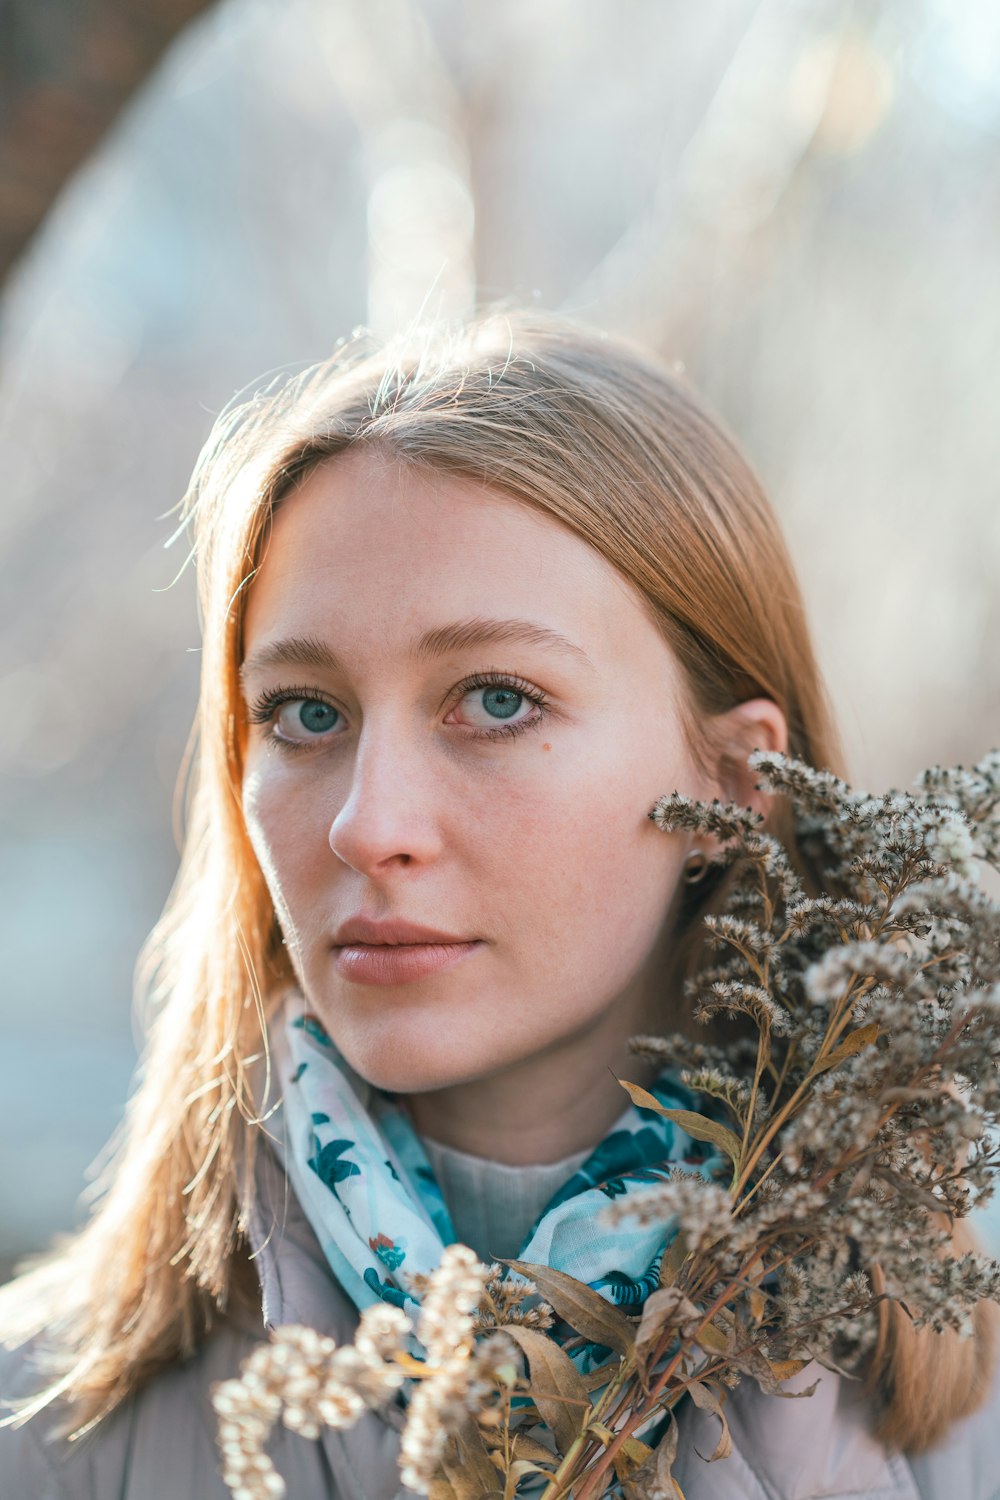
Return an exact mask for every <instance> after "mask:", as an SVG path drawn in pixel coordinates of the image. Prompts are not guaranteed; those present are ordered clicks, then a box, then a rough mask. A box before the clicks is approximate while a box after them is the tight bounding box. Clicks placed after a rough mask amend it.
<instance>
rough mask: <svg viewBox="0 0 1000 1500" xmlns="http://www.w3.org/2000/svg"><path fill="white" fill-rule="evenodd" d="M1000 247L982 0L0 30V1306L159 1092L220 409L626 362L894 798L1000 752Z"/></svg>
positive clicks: (655, 1)
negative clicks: (143, 1008)
mask: <svg viewBox="0 0 1000 1500" xmlns="http://www.w3.org/2000/svg"><path fill="white" fill-rule="evenodd" d="M998 244H1000V8H998V7H997V6H996V5H995V4H994V3H992V0H865V3H863V4H862V3H857V4H851V3H844V0H838V3H828V0H808V3H806V0H713V3H712V4H711V5H692V4H689V3H686V0H505V3H504V4H502V5H498V4H495V3H488V0H222V3H215V4H205V3H199V0H0V266H2V274H3V277H4V280H3V284H2V300H0V577H2V586H0V678H2V704H3V712H2V714H0V788H2V790H0V839H2V854H0V859H2V863H0V942H2V952H3V958H4V968H5V974H6V980H5V983H4V985H3V987H2V989H0V1098H2V1100H3V1114H4V1123H3V1129H2V1132H0V1272H2V1271H3V1270H7V1269H9V1268H10V1266H11V1264H12V1263H13V1261H14V1260H15V1259H16V1257H17V1256H18V1255H20V1254H21V1253H23V1252H25V1251H27V1250H29V1249H32V1248H35V1247H38V1246H39V1245H41V1244H43V1243H44V1242H45V1241H46V1240H47V1239H48V1238H49V1236H50V1235H51V1234H52V1233H53V1232H54V1231H56V1230H58V1229H63V1228H67V1227H69V1226H71V1225H72V1224H73V1223H75V1222H77V1221H78V1219H79V1217H80V1214H81V1208H80V1205H79V1203H78V1201H77V1200H78V1197H79V1194H80V1191H81V1188H82V1187H83V1185H84V1181H85V1173H86V1171H87V1169H88V1166H89V1164H90V1163H92V1162H93V1161H94V1159H95V1157H96V1156H97V1153H98V1152H99V1150H100V1148H101V1146H102V1144H103V1143H104V1142H105V1140H106V1139H107V1137H108V1136H109V1134H110V1133H111V1131H112V1130H113V1129H114V1127H115V1125H116V1124H117V1122H118V1120H119V1118H120V1115H121V1111H122V1106H123V1103H124V1100H125V1097H126V1094H127V1090H128V1086H129V1080H130V1075H131V1072H132V1069H133V1067H134V1064H135V1060H136V1045H137V1040H138V1039H137V1037H136V1035H135V1030H134V1023H133V1017H132V1010H131V989H132V971H133V965H134V963H135V958H136V954H137V952H138V949H139V946H140V944H141V942H142V939H143V938H144V936H145V934H146V933H147V932H148V930H149V928H150V927H151V926H152V924H153V923H154V921H155V920H156V918H157V916H158V914H159V912H160V909H161V907H162V905H163V902H164V900H165V898H166V896H167V893H168V891H169V888H170V885H171V882H172V879H173V876H174V872H175V868H176V862H177V847H176V842H175V832H174V828H173V822H172V802H173V791H174V783H175V778H176V776H177V773H178V770H179V767H180V763H181V758H182V755H183V750H184V745H185V741H186V738H187V734H188V730H189V726H190V722H191V718H192V715H193V712H194V706H195V698H196V687H197V673H198V661H199V655H198V626H197V616H196V609H195V601H194V580H193V576H192V572H191V569H190V568H187V569H183V567H182V565H183V563H184V558H185V555H186V550H187V549H186V544H185V540H184V539H183V538H182V539H180V541H178V542H175V544H174V545H173V547H171V548H168V547H167V545H166V544H167V541H168V539H169V538H170V536H171V535H172V534H173V532H174V529H175V523H176V517H175V516H171V514H170V511H171V507H173V506H174V505H175V504H176V502H177V501H178V499H179V497H180V495H181V494H182V492H183V489H184V487H185V483H186V480H187V476H188V474H189V473H190V470H191V467H192V465H193V462H194V459H195V456H196V454H197V452H198V449H199V447H200V445H201V443H202V442H203V441H204V439H205V437H206V436H207V433H208V430H209V428H210V426H211V423H212V419H213V416H214V414H215V413H216V412H218V411H219V409H220V408H221V407H222V406H223V405H225V403H226V402H227V401H228V400H229V399H230V398H231V397H232V396H233V395H234V393H235V392H236V391H237V390H239V389H241V388H242V387H244V386H245V385H247V384H248V383H252V382H255V381H257V380H258V379H260V378H261V377H262V376H264V375H265V374H268V373H273V372H275V371H278V370H281V369H283V368H285V367H297V366H299V365H300V364H302V363H303V362H305V361H310V360H313V359H318V358H321V357H322V356H324V355H325V354H326V353H327V352H329V351H330V350H331V348H332V346H333V345H334V343H335V342H336V340H337V339H338V337H340V336H342V335H344V334H348V333H349V332H350V331H351V330H352V328H354V327H355V326H356V325H359V324H367V325H369V326H371V327H373V328H374V329H376V330H377V331H386V330H388V329H390V328H391V327H392V326H393V325H394V324H396V323H397V322H398V321H400V320H401V319H402V320H409V319H410V318H412V317H413V316H414V314H415V313H417V312H418V311H419V310H420V308H421V307H422V306H425V305H426V306H427V308H428V309H429V310H430V311H432V312H443V313H462V312H465V311H467V310H469V309H471V308H472V307H473V306H474V305H475V304H476V303H477V302H482V301H488V300H491V299H493V298H496V297H508V298H513V299H517V300H520V301H525V302H533V303H536V304H538V305H540V306H543V307H549V308H558V309H562V310H564V311H567V312H570V313H573V314H576V315H578V316H579V317H581V318H583V319H586V320H587V321H589V322H592V323H597V324H599V325H601V326H604V327H606V328H609V329H612V330H620V331H623V332H625V333H628V334H631V335H635V336H638V337H639V338H641V339H642V340H643V341H645V342H646V343H648V344H649V345H651V346H652V347H654V348H655V349H657V350H658V351H660V352H661V353H662V354H663V355H664V356H666V357H667V359H668V360H669V361H670V362H671V363H673V364H674V365H676V366H677V367H679V368H683V369H685V370H686V371H687V373H688V374H689V376H690V377H691V378H692V379H693V380H694V382H695V383H696V384H697V385H698V386H699V387H700V388H701V389H702V390H703V391H705V393H706V394H707V395H708V396H709V398H710V399H711V400H712V401H713V402H714V404H715V405H716V407H717V408H718V409H719V410H720V411H721V413H722V414H723V416H724V417H725V418H726V420H727V421H728V423H729V424H730V425H731V427H732V428H733V429H734V430H735V432H736V433H737V435H738V436H739V438H740V439H741V441H742V443H743V445H744V447H745V448H746V450H747V452H748V453H749V455H750V457H751V458H752V460H753V461H754V463H755V464H756V466H757V468H758V470H759V471H760V473H761V474H762V477H763V479H764V481H765V483H766V485H767V488H768V490H769V492H770V494H771V496H772V497H773V500H774V503H775V505H776V507H777V510H778V512H779V514H780V516H781V518H782V521H783V524H784V526H785V529H786V533H787V535H788V538H789V541H790V544H791V547H792V551H793V554H794V556H795V558H796V560H797V563H798V567H799V570H800V575H801V578H802V581H803V585H804V588H805V592H806V595H807V598H808V601H809V606H810V609H811V615H812V621H813V626H814V630H815V633H816V638H817V643H818V648H819V652H820V657H821V660H822V663H823V665H824V668H825V671H826V674H827V678H828V682H829V685H830V689H831V693H832V696H833V699H834V702H835V704H836V707H837V709H838V712H839V715H840V721H841V725H842V729H843V733H844V737H845V740H846V745H847V749H848V753H849V760H850V771H851V774H852V779H853V780H854V781H855V782H857V783H859V784H862V785H865V786H867V787H869V788H870V789H872V790H882V789H883V788H885V787H887V786H889V785H895V786H906V785H908V784H909V783H910V782H911V781H912V779H913V777H914V776H915V775H916V773H917V772H918V771H919V770H921V769H922V768H923V767H924V766H925V765H929V764H931V763H932V762H935V761H938V762H941V763H958V762H963V763H966V764H968V763H970V762H972V761H974V760H976V759H978V758H979V756H980V755H982V754H983V753H984V752H985V751H986V750H987V749H988V748H989V747H990V746H991V745H995V744H997V743H998V741H1000V651H998V649H997V642H998V638H1000V586H998V584H1000V503H998V502H1000V479H998V475H1000V421H998V415H997V407H998V401H1000V361H998V359H997V351H998V349H1000V252H998ZM994 1249H995V1250H996V1251H998V1252H1000V1235H997V1236H995V1244H994Z"/></svg>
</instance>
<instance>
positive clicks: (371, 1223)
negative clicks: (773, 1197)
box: [269, 988, 728, 1494]
mask: <svg viewBox="0 0 1000 1500" xmlns="http://www.w3.org/2000/svg"><path fill="white" fill-rule="evenodd" d="M269 1042H270V1048H271V1054H272V1058H273V1061H274V1066H275V1071H276V1074H277V1077H278V1080H279V1086H280V1089H281V1093H282V1097H283V1104H282V1108H281V1110H280V1111H279V1112H278V1113H277V1114H276V1115H275V1116H274V1122H273V1123H272V1125H271V1130H272V1132H273V1133H274V1134H275V1136H276V1139H275V1141H274V1144H275V1147H276V1149H277V1150H278V1152H279V1155H280V1156H281V1157H282V1159H283V1161H284V1164H285V1170H286V1172H287V1175H288V1177H289V1179H290V1181H291V1184H292V1186H293V1188H294V1189H295V1193H296V1195H297V1197H298V1199H299V1202H300V1204H301V1206H302V1209H303V1212H304V1213H305V1214H306V1217H307V1218H308V1219H309V1222H310V1224H311V1226H312V1228H313V1230H314V1232H315V1234H316V1237H317V1239H318V1240H319V1243H320V1246H321V1248H322V1250H323V1254H324V1255H325V1257H326V1260H327V1262H328V1263H329V1265H330V1268H331V1270H332V1271H333V1273H334V1275H335V1276H336V1278H337V1280H338V1281H339V1282H340V1284H341V1285H342V1286H343V1288H344V1290H345V1291H346V1292H347V1293H348V1295H349V1296H350V1297H351V1298H352V1300H353V1301H354V1303H355V1304H356V1306H357V1307H358V1309H359V1311H360V1310H362V1309H364V1308H365V1307H368V1306H370V1305H371V1304H372V1303H374V1302H377V1301H379V1300H380V1299H381V1300H382V1301H385V1302H390V1303H392V1304H393V1305H395V1306H397V1307H401V1308H403V1310H404V1311H405V1312H406V1313H407V1314H408V1316H410V1317H411V1318H412V1320H413V1322H414V1323H416V1321H417V1318H418V1316H419V1307H420V1304H419V1299H418V1298H417V1297H416V1296H414V1295H413V1293H411V1292H410V1290H409V1282H408V1274H409V1273H412V1272H414V1271H416V1272H420V1273H422V1274H424V1275H429V1274H430V1273H431V1272H432V1271H433V1270H435V1269H436V1267H437V1266H438V1264H439V1262H440V1259H441V1254H442V1252H443V1250H444V1247H445V1246H446V1245H450V1244H453V1243H454V1242H455V1240H456V1239H457V1236H456V1234H455V1229H454V1225H453V1224H452V1221H451V1215H450V1214H449V1212H448V1206H447V1204H446V1203H445V1200H444V1197H443V1196H442V1193H441V1189H440V1187H439V1185H438V1182H437V1179H436V1178H435V1175H434V1171H433V1168H432V1167H431V1164H430V1161H429V1159H428V1157H427V1153H426V1152H425V1150H424V1147H423V1144H422V1142H421V1139H420V1136H419V1135H418V1133H417V1131H416V1130H415V1129H414V1127H413V1124H412V1122H411V1120H410V1117H409V1115H408V1113H407V1111H406V1110H405V1108H404V1107H403V1105H402V1104H401V1103H400V1102H399V1099H398V1096H396V1095H393V1094H391V1093H387V1092H386V1091H384V1090H381V1089H377V1088H375V1087H373V1086H372V1085H371V1084H369V1083H367V1082H366V1081H365V1080H364V1079H362V1078H360V1077H359V1075H358V1074H357V1073H355V1072H354V1071H353V1069H352V1068H351V1067H350V1065H349V1064H348V1063H347V1062H346V1061H345V1059H344V1058H343V1056H342V1055H341V1053H340V1052H339V1051H338V1049H337V1047H336V1046H335V1044H334V1043H333V1041H332V1040H331V1039H330V1037H329V1036H328V1034H327V1032H326V1031H325V1029H324V1027H323V1025H322V1023H321V1022H320V1020H319V1019H318V1018H317V1017H316V1016H315V1015H314V1014H312V1013H310V1011H309V1010H308V1009H307V1007H306V1005H305V1001H304V998H303V996H302V994H301V992H300V991H299V990H297V989H294V988H293V989H291V990H290V991H289V992H288V994H287V996H286V999H285V1003H284V1006H283V1007H282V1009H281V1010H280V1011H279V1012H278V1013H277V1014H276V1015H275V1018H274V1021H273V1022H272V1024H271V1028H270V1033H269ZM648 1092H649V1093H651V1094H652V1095H653V1096H654V1097H655V1098H656V1099H658V1100H659V1102H660V1103H661V1104H663V1105H664V1106H666V1107H667V1108H668V1109H689V1110H699V1109H700V1108H703V1106H702V1103H701V1100H700V1099H699V1096H698V1095H696V1094H694V1093H693V1092H692V1091H691V1090H690V1089H688V1088H686V1087H685V1086H684V1084H682V1083H681V1082H680V1080H679V1079H678V1078H677V1077H676V1075H675V1074H674V1073H672V1072H671V1070H670V1069H664V1070H663V1071H662V1072H661V1073H660V1074H659V1075H658V1077H657V1078H656V1080H655V1081H654V1082H653V1083H652V1084H651V1085H650V1087H649V1089H648ZM282 1117H283V1122H284V1123H283V1128H282ZM726 1165H727V1166H728V1163H727V1164H726ZM678 1167H680V1168H682V1169H683V1170H685V1171H689V1172H693V1173H698V1174H700V1175H701V1176H703V1177H706V1178H709V1179H711V1180H714V1179H715V1178H716V1177H717V1176H719V1175H720V1173H721V1172H722V1170H723V1160H722V1158H721V1157H720V1156H719V1154H718V1153H717V1152H716V1151H715V1150H714V1148H713V1147H711V1146H709V1145H707V1144H705V1143H703V1142H701V1141H696V1140H693V1139H692V1138H691V1137H690V1136H689V1135H687V1134H685V1132H684V1131H683V1130H681V1129H680V1128H679V1127H678V1126H676V1125H675V1124H674V1123H673V1122H672V1121H670V1120H665V1119H663V1118H662V1116H660V1115H658V1114H656V1113H655V1112H654V1111H652V1110H648V1109H642V1108H640V1107H638V1106H636V1105H632V1106H631V1116H630V1117H626V1123H625V1126H624V1128H623V1127H622V1126H621V1125H619V1126H618V1128H616V1129H615V1130H613V1131H612V1132H611V1134H610V1135H607V1136H606V1137H605V1138H604V1139H603V1140H601V1141H599V1142H598V1143H597V1145H596V1146H595V1147H594V1149H593V1151H592V1152H591V1153H590V1155H589V1156H588V1157H587V1158H586V1160H585V1161H584V1162H583V1163H582V1164H581V1165H580V1166H579V1167H578V1169H577V1170H576V1171H575V1172H574V1173H573V1175H572V1176H571V1177H570V1178H569V1180H568V1181H567V1182H565V1183H564V1184H563V1186H562V1187H561V1188H559V1190H558V1191H557V1192H556V1193H555V1194H554V1195H553V1196H552V1198H551V1199H550V1200H549V1202H548V1203H547V1204H546V1206H545V1208H544V1209H543V1210H542V1212H541V1214H540V1215H539V1217H538V1218H537V1220H536V1221H535V1223H534V1225H533V1226H532V1227H531V1229H530V1230H529V1231H528V1234H527V1236H526V1238H525V1240H524V1244H523V1245H522V1247H521V1249H520V1251H519V1253H518V1255H517V1257H516V1259H518V1260H523V1261H530V1262H532V1263H534V1264H537V1265H546V1266H551V1267H554V1268H555V1269H557V1270H560V1271H564V1272H565V1273H566V1274H567V1275H569V1276H574V1277H576V1279H577V1280H578V1281H582V1282H585V1283H586V1284H587V1285H588V1286H590V1287H593V1288H594V1290H595V1291H597V1292H599V1293H600V1294H601V1296H603V1297H605V1298H606V1299H607V1300H608V1301H609V1302H612V1303H614V1304H615V1305H616V1306H618V1307H621V1308H623V1309H624V1310H625V1311H627V1312H628V1313H630V1314H635V1313H638V1312H640V1311H641V1309H642V1306H643V1304H644V1302H645V1300H646V1298H647V1297H648V1296H649V1295H650V1293H651V1292H653V1291H655V1290H656V1288H657V1286H658V1285H659V1270H660V1263H661V1261H662V1259H663V1255H664V1252H665V1250H666V1249H667V1246H668V1245H669V1243H670V1241H671V1239H672V1238H673V1234H674V1226H673V1225H672V1224H671V1223H670V1222H669V1221H668V1222H667V1223H666V1224H664V1223H662V1222H661V1223H659V1224H645V1225H639V1224H629V1223H627V1222H626V1223H624V1224H618V1225H609V1224H604V1223H602V1222H601V1220H600V1217H599V1215H600V1211H601V1209H603V1208H605V1207H607V1205H608V1203H609V1202H610V1201H613V1200H616V1199H619V1198H621V1197H627V1196H628V1194H629V1193H635V1192H640V1191H643V1190H645V1189H648V1188H649V1187H650V1186H651V1185H652V1184H654V1183H656V1182H661V1181H663V1180H664V1179H665V1178H666V1177H667V1176H669V1174H670V1172H671V1170H676V1169H677V1168H678ZM503 1269H504V1272H505V1277H506V1279H511V1278H513V1277H515V1276H516V1273H515V1272H513V1271H512V1270H511V1269H510V1267H504V1268H503ZM558 1327H561V1328H565V1325H558ZM554 1331H558V1329H557V1330H554ZM570 1336H571V1332H570V1330H566V1337H567V1338H568V1337H570ZM412 1350H413V1352H414V1353H415V1354H417V1355H422V1354H423V1350H422V1349H421V1347H420V1345H419V1343H417V1342H414V1343H413V1346H412ZM610 1356H611V1350H609V1349H607V1348H605V1347H603V1346H602V1345H596V1344H587V1345H585V1346H584V1347H582V1348H581V1349H578V1350H576V1351H574V1353H573V1356H572V1357H573V1361H574V1363H575V1364H576V1365H577V1367H578V1368H579V1369H580V1371H581V1373H583V1374H586V1373H587V1372H588V1371H589V1370H591V1369H594V1368H596V1367H597V1366H599V1365H601V1364H602V1363H604V1361H605V1360H607V1359H608V1358H610ZM636 1435H637V1436H638V1435H639V1434H638V1433H637V1434H636ZM647 1440H648V1439H647ZM527 1493H528V1492H527V1491H525V1490H524V1489H523V1487H522V1489H520V1490H519V1494H527Z"/></svg>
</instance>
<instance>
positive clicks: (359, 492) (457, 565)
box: [245, 449, 667, 659]
mask: <svg viewBox="0 0 1000 1500" xmlns="http://www.w3.org/2000/svg"><path fill="white" fill-rule="evenodd" d="M472 617H476V618H480V619H481V618H493V619H501V620H510V619H512V618H521V619H524V620H528V621H532V622H535V623H536V624H538V625H540V626H542V627H543V628H545V629H549V630H552V631H558V632H560V633H562V634H563V635H565V636H566V637H567V638H569V639H570V640H572V641H574V642H577V643H578V644H579V645H580V646H582V648H583V649H584V650H585V651H587V652H588V654H593V653H594V652H596V653H597V654H598V655H599V656H602V657H604V658H605V659H607V658H609V657H610V658H613V657H614V656H615V655H616V654H618V655H620V654H621V653H622V652H623V651H628V650H630V649H635V646H636V638H637V636H643V637H645V638H646V644H647V646H648V645H649V643H650V639H649V638H653V639H655V641H656V642H657V643H658V645H659V647H660V649H661V651H666V649H667V648H666V644H665V642H664V641H663V639H662V636H661V635H660V632H659V631H658V630H657V628H656V627H655V625H654V624H653V622H652V620H651V619H650V618H649V615H648V613H647V611H646V609H645V607H644V604H643V601H642V599H641V597H640V595H639V594H638V592H637V591H636V590H635V589H634V587H633V586H632V585H631V583H630V582H629V581H628V580H627V579H626V578H625V577H624V576H623V575H622V574H620V573H619V572H618V571H617V569H616V568H614V567H613V566H612V565H611V563H609V562H608V561H607V560H606V559H605V558H604V557H603V556H601V554H600V553H599V552H597V551H596V549H595V548H593V547H591V546H590V545H589V543H587V542H586V541H584V540H583V538H582V537H579V536H577V535H576V533H574V532H573V531H571V530H570V528H569V527H568V526H565V525H563V524H562V523H561V522H560V521H558V520H556V519H554V518H553V517H551V516H549V515H546V514H545V513H544V512H542V511H541V510H538V509H535V508H533V507H532V506H530V505H528V504H526V503H524V502H522V501H520V500H517V499H515V498H513V497H511V496H509V495H507V494H506V493H505V492H503V491H502V490H499V489H496V488H493V487H491V486H488V485H485V484H481V483H478V482H477V481H475V480H473V479H468V478H465V477H463V476H459V475H455V474H449V473H445V472H443V471H438V470H434V469H429V468H427V467H424V466H419V467H418V466H414V465H409V464H405V463H401V462H398V461H397V460H395V459H394V458H392V457H391V456H388V455H386V454H383V453H372V452H364V451H362V450H357V449H355V450H351V451H350V452H348V453H346V454H343V455H341V456H338V457H337V458H335V459H332V460H327V461H325V462H324V463H322V464H320V465H318V466H317V467H316V468H314V469H313V470H311V471H310V473H309V474H308V475H307V476H306V477H305V479H303V480H302V481H301V482H300V483H299V484H298V485H297V486H296V487H295V488H294V489H293V490H292V491H290V492H289V494H288V495H287V496H286V497H285V498H284V499H283V500H282V501H281V503H280V505H279V506H278V509H277V512H276V514H275V517H274V521H273V525H272V528H271V534H270V536H269V538H268V541H267V544H266V547H265V550H264V555H263V557H262V559H261V562H260V565H259V568H258V571H257V574H256V576H255V577H254V579H253V581H252V583H251V585H250V587H249V594H248V603H247V613H246V621H245V646H249V645H250V643H251V642H256V643H259V642H260V640H261V638H263V637H271V636H272V635H274V636H277V635H279V634H280V635H283V636H284V635H288V634H310V635H317V634H318V635H320V636H327V637H329V638H330V640H331V644H333V642H334V639H335V640H336V641H337V642H338V643H343V642H344V641H345V638H346V639H348V640H350V642H351V644H352V646H353V645H355V644H356V643H357V639H358V637H359V635H361V636H364V637H365V638H366V642H367V644H369V645H372V644H374V642H375V641H377V640H379V639H381V640H383V641H385V642H386V644H388V643H389V642H392V644H393V645H394V646H396V647H398V645H399V643H400V639H401V637H402V636H403V635H405V636H406V637H407V639H415V638H416V637H417V636H418V635H421V634H426V633H427V632H429V631H433V630H435V629H440V628H441V627H443V626H447V625H449V624H450V623H451V622H453V621H455V620H459V619H467V618H472Z"/></svg>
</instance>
